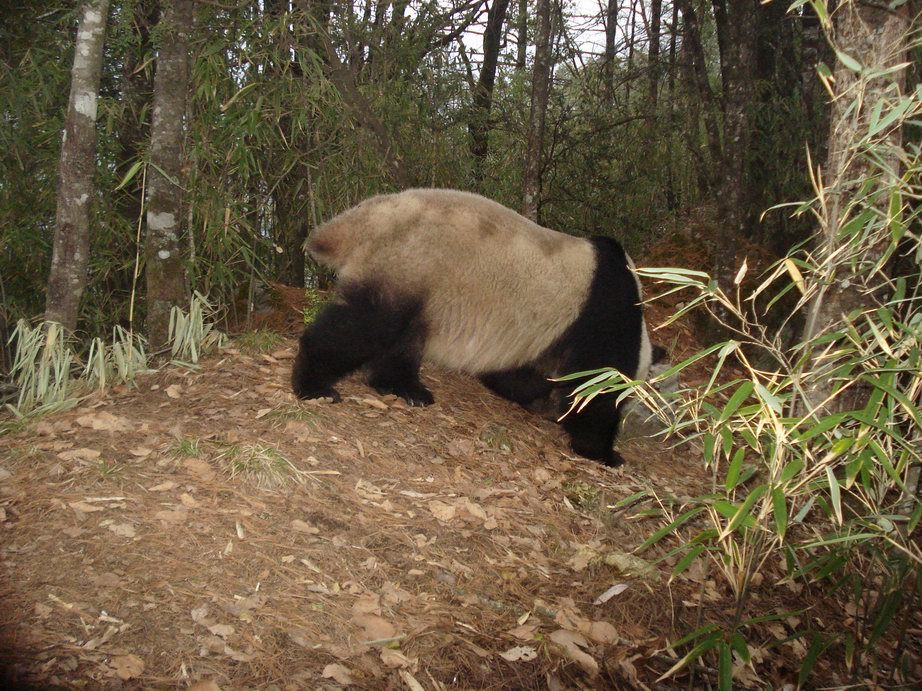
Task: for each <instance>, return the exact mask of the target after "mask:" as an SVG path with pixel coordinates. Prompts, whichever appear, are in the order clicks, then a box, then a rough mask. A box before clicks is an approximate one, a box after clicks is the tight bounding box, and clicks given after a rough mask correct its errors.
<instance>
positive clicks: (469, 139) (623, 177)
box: [0, 0, 915, 343]
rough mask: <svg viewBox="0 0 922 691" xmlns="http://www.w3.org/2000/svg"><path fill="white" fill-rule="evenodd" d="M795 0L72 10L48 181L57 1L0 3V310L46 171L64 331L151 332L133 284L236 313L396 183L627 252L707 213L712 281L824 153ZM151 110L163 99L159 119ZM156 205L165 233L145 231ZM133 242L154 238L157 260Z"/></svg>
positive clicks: (34, 280)
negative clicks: (469, 199)
mask: <svg viewBox="0 0 922 691" xmlns="http://www.w3.org/2000/svg"><path fill="white" fill-rule="evenodd" d="M798 4H800V5H802V6H800V7H797V8H795V9H793V10H791V11H789V10H788V4H787V3H785V2H771V3H766V4H760V3H757V2H742V3H726V2H713V3H711V2H707V3H702V2H693V1H691V0H686V1H684V2H683V1H680V2H675V3H669V2H666V3H663V2H659V1H656V2H640V1H639V0H610V2H608V3H607V4H605V3H599V5H598V6H595V5H593V4H591V3H585V2H584V3H579V4H578V5H574V4H570V3H560V2H550V1H548V2H545V1H544V0H536V1H535V2H533V3H531V4H528V3H526V2H524V1H523V2H515V1H513V2H508V1H507V2H503V1H502V0H499V1H497V2H493V3H487V2H479V1H477V0H467V1H466V2H421V3H416V2H408V1H407V0H398V1H397V2H394V3H390V2H386V1H385V2H377V3H374V2H367V3H335V2H327V1H319V0H318V1H313V2H307V1H298V2H293V3H292V2H288V1H287V0H260V1H257V2H238V3H233V2H230V3H228V2H199V3H193V2H191V0H189V1H187V2H176V3H172V4H171V3H165V4H164V5H163V6H161V3H160V2H157V1H156V0H127V1H114V2H111V3H106V4H101V3H90V5H91V6H92V5H95V6H98V7H101V8H103V9H104V10H106V11H105V12H104V26H103V29H104V42H103V39H101V42H100V43H99V45H98V46H97V47H95V48H93V49H92V50H99V51H101V58H100V64H99V68H98V69H99V73H98V76H97V77H96V83H95V84H93V83H92V79H91V83H90V84H89V85H88V86H87V87H86V90H87V93H95V92H94V89H98V101H97V104H96V107H95V108H96V118H95V127H92V126H91V127H83V128H82V129H81V128H80V127H78V128H77V129H76V130H74V131H73V132H71V130H68V131H69V133H71V135H72V139H71V142H72V143H74V144H77V142H75V140H76V139H78V138H86V137H88V136H90V135H92V136H93V137H92V138H94V140H95V141H93V142H89V143H86V142H84V143H82V144H79V145H80V146H83V147H84V149H83V150H84V151H86V150H88V149H87V146H92V147H93V149H89V150H91V151H95V154H92V153H91V154H90V155H91V156H92V158H91V160H92V164H90V165H89V166H88V165H87V164H78V166H77V168H68V169H67V170H60V171H59V168H61V166H62V163H61V161H62V150H61V132H62V130H63V129H64V128H65V126H66V125H67V123H66V122H65V121H66V118H67V117H68V91H69V89H70V87H71V70H72V66H73V55H74V52H73V51H74V44H75V41H76V40H78V37H77V35H76V33H75V32H76V28H77V25H78V22H79V21H80V18H81V15H80V7H81V6H80V5H78V3H68V2H58V3H53V4H50V5H49V4H48V3H46V2H32V3H30V2H23V3H15V4H14V5H11V6H10V7H8V8H7V9H6V10H5V11H4V12H3V19H2V20H0V37H2V40H0V50H2V54H0V60H2V64H3V68H4V69H3V74H2V76H0V80H2V81H0V102H2V103H3V109H4V117H3V119H2V123H0V180H2V183H0V227H2V229H3V230H2V233H3V241H2V247H0V277H2V290H3V296H2V298H3V312H4V314H3V317H4V322H5V325H12V324H14V323H15V321H16V320H17V319H19V318H22V317H27V318H31V317H34V316H36V315H39V314H41V313H42V312H43V311H44V310H45V308H46V305H45V300H46V286H51V285H53V284H54V282H55V280H61V279H59V278H56V277H54V276H52V278H51V280H50V281H49V272H50V269H51V265H52V247H53V243H54V240H53V236H54V231H55V227H56V220H55V219H56V209H57V207H58V206H60V205H61V204H67V203H68V202H67V201H66V200H64V199H63V197H64V196H66V194H67V193H68V189H69V188H68V187H67V186H66V185H65V186H64V188H63V189H62V188H61V186H60V185H59V184H58V180H59V178H61V179H63V178H73V177H74V176H78V177H79V176H83V178H84V179H86V180H88V182H84V183H82V185H81V186H80V187H79V189H80V193H79V194H85V193H86V194H88V200H89V201H88V202H87V204H86V206H85V208H84V209H83V212H84V215H83V218H84V220H83V221H81V222H78V223H76V224H71V223H70V222H66V223H63V225H64V226H66V228H63V229H62V231H61V232H62V233H64V234H66V235H69V236H72V238H71V239H70V240H68V242H69V243H70V244H64V245H62V246H61V254H62V259H61V260H62V262H64V263H73V264H74V266H73V270H74V273H75V275H76V278H75V277H74V276H71V277H70V278H69V279H68V280H69V281H70V283H69V284H68V287H67V288H66V289H63V288H61V289H60V290H59V291H58V293H55V292H54V289H53V288H52V289H51V293H50V294H51V295H52V302H54V301H55V300H57V302H61V301H62V300H63V299H64V297H68V298H70V302H69V303H68V304H67V305H66V306H63V307H61V308H60V309H61V310H63V312H56V311H55V310H58V309H59V308H58V307H56V306H55V305H50V306H49V310H50V313H53V314H55V315H56V316H57V319H56V320H57V321H60V322H61V323H62V324H64V325H65V326H67V327H68V328H69V329H71V330H73V329H75V328H79V332H80V333H82V334H84V336H97V335H101V334H105V333H106V332H108V331H109V330H110V329H111V327H112V326H113V325H114V324H120V325H123V326H125V327H134V328H135V330H138V329H137V326H138V324H139V323H143V321H144V319H145V316H146V315H147V313H148V312H149V311H150V310H151V309H152V307H153V308H154V312H155V315H154V318H152V319H149V321H152V323H151V324H150V325H149V328H148V331H149V332H150V330H151V329H154V331H156V332H157V333H150V335H151V336H152V340H153V341H154V342H155V343H162V342H163V341H164V339H165V335H164V333H163V332H164V330H165V326H163V324H162V322H163V317H162V313H163V310H162V309H161V310H159V312H158V310H157V309H156V305H157V304H158V303H157V300H154V299H152V296H154V295H160V294H162V295H163V296H164V299H165V300H166V301H167V303H169V304H184V303H187V301H188V295H189V292H190V289H195V290H197V291H200V292H201V293H203V294H207V295H208V296H209V298H210V299H211V300H212V302H213V303H214V304H216V305H217V306H219V307H226V308H229V309H230V310H231V316H232V317H234V318H236V319H237V320H238V321H239V320H240V315H239V314H233V311H234V310H235V309H237V308H239V307H240V306H241V305H244V304H245V302H242V301H240V300H239V298H240V297H241V296H244V295H246V294H247V293H248V292H249V291H250V289H251V286H252V285H253V283H254V281H262V280H274V281H278V282H281V283H284V284H286V285H290V286H303V285H305V281H306V280H308V281H310V280H311V276H312V275H313V274H312V273H311V270H310V267H308V268H307V269H305V264H304V261H305V259H304V253H303V251H302V249H301V247H302V243H303V241H304V239H305V237H306V236H307V235H308V234H309V232H310V230H311V228H312V227H314V226H316V225H317V223H318V222H321V221H322V220H324V219H327V218H330V217H331V216H332V215H334V214H335V213H337V212H339V211H341V210H342V209H344V208H347V207H349V206H351V205H353V204H355V203H357V202H358V201H360V200H361V199H363V198H365V197H367V196H370V195H371V194H374V193H377V192H381V191H385V190H392V189H400V188H405V187H408V186H411V185H418V186H439V187H454V188H460V189H467V190H472V191H478V192H481V193H485V194H487V195H488V196H490V197H491V198H494V199H496V200H497V201H500V202H502V203H504V204H506V205H508V206H510V207H512V208H515V209H519V210H522V211H524V212H525V213H526V215H529V216H531V217H533V218H536V219H537V220H539V221H540V222H541V223H543V224H545V225H547V226H549V227H552V228H556V229H559V230H562V231H565V232H569V233H573V234H576V235H587V234H593V233H601V234H612V235H614V236H616V237H619V238H621V239H622V240H623V241H624V242H625V243H626V244H627V246H628V248H629V249H630V250H632V251H634V252H638V251H640V250H642V249H643V248H644V247H648V246H649V245H651V244H652V243H655V242H656V241H657V240H658V239H662V238H663V237H665V236H667V235H674V234H676V233H678V234H679V235H680V236H683V232H684V231H685V230H686V229H687V228H688V227H689V224H688V220H687V219H688V214H689V213H692V214H705V216H706V218H707V219H708V220H709V222H708V223H707V224H706V228H707V232H704V233H698V234H695V235H694V237H689V236H687V235H685V236H684V237H685V239H686V240H687V242H688V245H689V253H690V254H695V253H698V252H703V253H704V255H705V256H707V257H710V258H712V260H713V264H714V266H713V268H714V269H715V270H717V273H718V274H724V275H732V271H733V270H734V269H733V266H732V265H733V264H734V261H735V253H736V250H737V249H738V248H739V247H740V246H741V245H743V244H745V243H755V244H757V245H759V246H760V247H762V248H764V250H765V252H767V253H769V255H770V256H775V257H777V256H782V255H783V254H785V253H786V252H787V251H788V250H789V249H790V248H791V247H792V246H795V245H796V244H797V243H800V242H803V241H805V240H807V239H808V238H809V237H810V235H811V232H812V230H813V224H812V223H811V221H810V219H809V218H806V217H801V218H799V219H798V218H795V217H792V214H791V213H790V212H787V211H785V212H772V213H769V214H766V215H764V216H763V215H762V212H764V211H765V210H766V209H768V208H769V207H771V206H773V205H775V204H779V203H782V202H792V201H797V200H802V199H806V198H808V197H809V196H810V195H811V183H810V179H809V175H808V170H809V168H808V166H807V156H808V152H809V155H811V156H812V158H813V160H815V161H823V160H824V159H825V154H826V149H827V140H828V138H829V109H828V108H827V107H826V102H827V100H828V94H826V92H825V90H824V88H823V84H822V80H821V79H820V78H818V76H817V67H818V66H824V67H823V69H825V70H826V72H827V73H829V72H830V71H831V69H832V68H833V67H834V65H835V55H833V53H832V49H831V48H830V46H829V43H828V42H827V40H826V38H825V36H824V31H823V26H822V22H821V19H820V17H819V16H818V15H817V13H816V11H815V10H814V9H813V8H812V7H811V6H810V5H809V4H803V3H798ZM907 16H908V15H907ZM87 35H89V34H87ZM158 50H159V51H160V52H159V53H158ZM164 62H168V63H169V64H168V65H166V69H164V70H162V73H163V77H162V79H161V80H160V81H158V80H157V76H156V75H157V69H158V65H161V64H162V63H164ZM911 69H915V66H914V67H913V68H911ZM913 74H915V72H913ZM158 89H159V91H158ZM158 99H162V103H163V108H169V109H171V110H170V113H172V115H170V116H168V117H164V118H162V122H163V123H164V124H163V125H162V126H160V127H159V129H158V124H157V122H156V121H157V115H156V113H157V103H158ZM73 112H74V111H72V113H73ZM164 112H166V111H164ZM78 115H79V113H77V114H74V115H72V116H71V117H72V119H74V120H75V121H76V120H77V117H78ZM77 124H79V123H77ZM171 127H172V131H171V130H170V128H171ZM164 141H169V142H172V143H171V144H169V145H168V146H166V147H165V148H164V145H163V144H162V142H164ZM84 155H86V154H84ZM81 165H82V168H81V167H80V166H81ZM161 189H162V190H163V191H160V190H161ZM59 190H60V192H59ZM145 193H147V194H148V195H149V198H145ZM77 196H78V198H79V195H77ZM59 197H61V198H60V199H59ZM72 203H74V202H72ZM58 213H60V210H59V211H58ZM163 213H168V214H171V215H172V218H173V225H171V226H170V227H169V228H166V229H162V228H159V226H158V227H157V228H156V233H151V232H150V219H151V218H157V217H161V218H162V216H158V214H163ZM57 225H58V227H59V228H61V227H62V221H61V219H60V218H58V221H57ZM155 234H156V235H158V237H159V236H165V235H166V236H170V237H172V238H173V239H172V242H174V243H175V245H176V246H175V248H173V249H172V251H171V260H170V261H168V262H164V260H163V259H161V258H160V257H159V256H158V251H155V250H154V249H153V247H154V246H155V245H157V246H158V247H159V245H158V243H159V242H161V240H158V239H157V238H156V237H152V236H153V235H155ZM83 245H87V247H88V251H85V252H75V251H74V249H75V248H79V247H81V246H83ZM145 246H146V250H147V251H145ZM177 260H178V261H177ZM703 268H712V267H703ZM145 271H146V272H147V274H148V275H147V287H146V290H145V289H144V272H145ZM139 275H140V276H141V280H140V282H139V281H138V276H139ZM314 280H316V279H314ZM82 283H85V290H84V289H83V285H81V284H82ZM171 286H172V287H171ZM55 295H60V296H61V297H58V298H55V297H54V296H55ZM156 314H161V316H160V317H156ZM157 319H159V322H158V321H157ZM157 324H160V325H159V326H157ZM5 340H6V339H5V338H4V341H5Z"/></svg>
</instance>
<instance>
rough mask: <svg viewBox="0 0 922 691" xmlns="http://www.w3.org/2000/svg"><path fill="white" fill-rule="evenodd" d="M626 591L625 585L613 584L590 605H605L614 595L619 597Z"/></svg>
mask: <svg viewBox="0 0 922 691" xmlns="http://www.w3.org/2000/svg"><path fill="white" fill-rule="evenodd" d="M627 589H628V584H627V583H615V584H614V585H613V586H612V587H611V588H609V589H608V590H606V591H605V592H604V593H602V594H601V595H599V596H598V597H597V598H596V599H595V600H593V602H592V604H594V605H602V604H605V603H606V602H608V601H609V600H611V599H612V598H613V597H614V596H615V595H620V594H621V593H623V592H624V591H625V590H627Z"/></svg>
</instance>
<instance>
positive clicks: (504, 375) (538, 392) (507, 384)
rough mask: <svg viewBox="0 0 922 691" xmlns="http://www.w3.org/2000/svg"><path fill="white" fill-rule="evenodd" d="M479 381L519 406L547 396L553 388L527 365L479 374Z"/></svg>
mask: <svg viewBox="0 0 922 691" xmlns="http://www.w3.org/2000/svg"><path fill="white" fill-rule="evenodd" d="M480 381H481V382H482V383H483V385H484V386H486V387H487V388H488V389H490V391H492V392H493V393H495V394H498V395H500V396H502V397H503V398H505V399H508V400H510V401H512V402H514V403H518V404H519V405H521V406H528V405H529V404H531V403H534V402H535V401H537V400H538V399H544V398H547V397H548V396H550V394H551V391H552V390H553V388H554V387H553V385H552V384H551V382H550V381H548V379H547V377H546V376H544V374H542V373H541V372H539V371H538V370H537V369H536V368H534V367H529V366H527V365H526V366H524V367H516V368H515V369H507V370H499V371H496V372H487V373H486V374H481V375H480Z"/></svg>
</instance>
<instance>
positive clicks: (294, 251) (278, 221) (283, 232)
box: [263, 0, 370, 288]
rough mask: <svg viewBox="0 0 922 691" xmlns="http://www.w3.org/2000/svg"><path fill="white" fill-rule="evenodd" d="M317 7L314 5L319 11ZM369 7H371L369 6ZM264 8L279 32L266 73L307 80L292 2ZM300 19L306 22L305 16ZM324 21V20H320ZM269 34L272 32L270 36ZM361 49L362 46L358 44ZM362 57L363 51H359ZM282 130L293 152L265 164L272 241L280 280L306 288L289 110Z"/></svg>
mask: <svg viewBox="0 0 922 691" xmlns="http://www.w3.org/2000/svg"><path fill="white" fill-rule="evenodd" d="M316 4H317V3H311V5H313V6H314V7H311V8H309V9H316ZM366 7H370V4H369V5H366ZM263 8H264V13H265V18H266V20H267V21H266V23H267V28H268V26H269V25H271V26H272V28H273V29H274V30H275V31H274V33H275V36H276V39H275V45H274V52H275V59H272V60H269V61H267V62H268V64H267V65H266V66H265V69H266V71H267V73H268V74H271V75H272V76H273V78H274V80H276V81H282V80H285V79H289V78H294V79H296V80H301V79H303V77H304V75H303V73H302V69H301V63H300V62H298V61H297V60H294V59H293V57H294V56H293V54H292V48H293V38H292V36H291V34H290V32H289V31H288V26H289V23H290V22H293V21H297V19H296V18H293V17H292V15H290V14H289V7H288V0H264V2H263ZM297 18H298V19H301V18H303V19H306V17H303V16H301V15H298V16H297ZM318 19H320V18H318ZM267 33H268V32H267ZM357 45H360V44H357ZM359 50H360V53H361V51H362V50H363V49H362V48H360V49H359ZM278 128H279V132H281V134H282V137H281V140H282V146H284V147H285V149H288V150H289V151H284V150H283V151H279V150H277V149H276V150H271V151H267V152H266V155H267V160H266V162H265V166H266V171H267V174H268V175H269V176H270V177H271V178H272V180H271V184H272V187H273V192H272V198H273V200H274V201H275V204H274V208H273V212H274V213H273V216H274V222H273V223H272V239H273V240H274V241H275V244H276V245H277V246H278V247H279V248H280V249H281V252H279V253H277V254H276V256H275V259H276V276H277V277H278V280H279V281H281V282H282V283H284V284H285V285H290V286H296V287H299V288H303V287H304V278H305V277H304V268H305V266H304V241H305V240H306V239H307V227H308V224H307V214H306V213H305V199H306V195H305V194H304V193H303V189H302V187H303V181H304V177H305V175H304V166H303V165H302V163H301V161H300V157H299V158H298V159H297V162H295V164H294V165H291V157H292V155H295V154H293V152H291V151H290V149H295V148H296V147H297V144H296V143H295V137H296V136H297V133H296V132H295V130H294V127H293V126H292V117H291V112H290V110H289V109H287V108H285V109H284V110H283V111H282V112H281V114H280V115H279V116H278Z"/></svg>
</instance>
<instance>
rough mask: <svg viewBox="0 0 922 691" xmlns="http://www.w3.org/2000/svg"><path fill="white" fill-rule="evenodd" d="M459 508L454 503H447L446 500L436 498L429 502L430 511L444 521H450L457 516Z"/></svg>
mask: <svg viewBox="0 0 922 691" xmlns="http://www.w3.org/2000/svg"><path fill="white" fill-rule="evenodd" d="M457 510H458V509H457V508H456V507H455V506H454V505H453V504H446V503H445V502H444V501H439V500H438V499H434V500H432V501H430V502H429V511H430V512H431V513H432V515H433V516H435V517H436V518H437V519H439V520H440V521H442V522H443V523H448V522H449V521H450V520H452V519H453V518H454V517H455V513H456V512H457Z"/></svg>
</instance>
